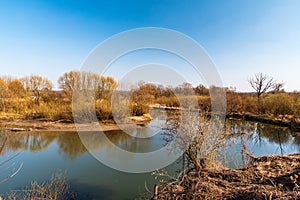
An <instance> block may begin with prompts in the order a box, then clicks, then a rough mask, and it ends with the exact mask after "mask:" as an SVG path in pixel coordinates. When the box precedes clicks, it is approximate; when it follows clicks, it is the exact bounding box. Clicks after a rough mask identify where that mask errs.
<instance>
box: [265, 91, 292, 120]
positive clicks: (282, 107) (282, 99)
mask: <svg viewBox="0 0 300 200" xmlns="http://www.w3.org/2000/svg"><path fill="white" fill-rule="evenodd" d="M262 108H263V111H264V112H265V113H266V114H273V115H275V116H276V115H286V114H294V111H293V97H292V96H291V95H289V94H287V93H277V94H268V95H266V96H265V97H264V98H263V103H262Z"/></svg>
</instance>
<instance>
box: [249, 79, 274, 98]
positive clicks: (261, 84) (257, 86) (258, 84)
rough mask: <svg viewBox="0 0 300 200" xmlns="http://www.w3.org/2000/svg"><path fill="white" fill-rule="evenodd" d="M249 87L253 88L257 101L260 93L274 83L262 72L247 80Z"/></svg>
mask: <svg viewBox="0 0 300 200" xmlns="http://www.w3.org/2000/svg"><path fill="white" fill-rule="evenodd" d="M248 82H249V83H250V85H251V87H252V88H253V89H254V90H255V92H256V95H257V99H258V101H259V100H260V97H261V95H262V94H264V93H266V92H267V91H268V90H269V89H271V88H272V87H273V85H274V80H273V78H271V77H268V76H267V75H265V74H263V73H258V74H255V75H254V77H252V78H250V79H249V80H248Z"/></svg>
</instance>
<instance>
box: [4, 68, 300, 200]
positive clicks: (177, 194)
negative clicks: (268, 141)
mask: <svg viewBox="0 0 300 200" xmlns="http://www.w3.org/2000/svg"><path fill="white" fill-rule="evenodd" d="M248 81H249V83H250V84H251V86H252V87H253V89H254V92H253V93H241V92H236V91H235V89H233V88H221V89H225V91H226V98H227V113H226V114H227V115H228V116H233V117H234V116H241V117H244V116H248V117H249V116H252V117H253V116H254V117H253V118H254V119H255V116H258V117H266V118H267V119H272V120H275V121H276V120H277V121H280V122H286V123H296V124H297V123H299V118H300V93H299V92H296V91H295V92H290V93H287V92H285V91H284V90H283V84H281V83H275V82H274V81H273V79H272V78H268V77H267V76H265V75H263V74H256V75H255V76H254V77H253V78H251V79H249V80H248ZM58 83H59V87H60V88H61V90H60V91H53V90H52V83H51V82H50V81H49V80H48V79H47V78H44V77H41V76H37V75H32V76H29V77H25V78H21V79H14V78H9V77H2V78H1V79H0V112H1V118H3V119H16V118H21V119H25V120H26V119H35V120H44V121H57V120H63V121H70V122H72V121H73V115H72V96H73V92H74V91H75V90H81V91H82V90H92V91H94V94H95V95H94V97H95V103H94V104H95V108H96V115H97V117H98V119H99V120H100V121H102V120H112V119H113V116H112V108H111V107H112V106H111V104H112V102H111V97H112V95H113V91H114V90H115V89H116V88H117V82H116V81H115V80H114V79H113V78H112V77H103V76H99V75H97V74H93V73H89V72H79V71H70V72H68V73H65V74H63V75H62V76H61V77H60V78H59V80H58ZM217 89H220V88H218V87H216V86H211V87H210V88H207V87H205V86H203V85H198V86H196V87H193V86H192V85H191V84H189V83H183V84H182V85H179V86H177V87H163V86H160V85H155V84H149V83H143V82H140V83H139V84H138V86H136V87H133V88H132V89H131V91H130V94H131V96H130V99H129V107H130V114H131V115H134V116H141V115H143V114H147V113H149V106H150V105H154V104H159V105H160V106H161V107H162V108H163V109H170V110H172V109H179V110H180V109H181V108H185V105H186V104H185V103H184V102H189V101H193V100H192V99H194V98H195V96H196V100H197V104H195V105H196V106H195V107H194V108H191V107H188V109H187V111H186V112H183V113H182V115H185V118H183V119H185V121H184V122H181V126H179V125H180V124H178V122H177V121H176V120H173V119H172V118H170V119H169V121H168V127H167V133H166V134H167V135H166V138H167V140H175V141H176V143H175V145H177V146H176V148H180V149H182V150H184V152H185V153H184V155H183V157H182V165H183V168H182V171H181V173H180V174H179V175H178V177H175V178H171V180H168V179H166V181H165V182H162V185H161V186H160V188H159V190H157V192H156V193H155V196H153V197H152V198H153V199H224V198H226V199H240V198H243V199H246V198H249V199H253V198H256V199H266V198H267V199H281V198H290V199H293V198H296V199H297V198H299V195H300V194H299V190H298V189H299V184H300V183H299V179H298V177H299V176H300V174H299V173H300V172H299V168H300V166H299V164H298V163H300V162H299V157H300V156H299V155H298V154H297V155H292V156H287V157H280V156H279V157H265V158H255V157H253V156H251V155H250V154H249V153H248V152H247V149H246V147H245V148H244V149H242V152H243V154H244V155H245V156H246V157H247V158H248V159H249V162H248V166H246V167H245V168H242V169H239V170H232V169H229V168H226V167H225V166H224V165H222V163H221V162H220V160H219V153H220V152H222V151H221V150H222V148H225V147H226V141H227V140H228V139H229V138H230V134H231V133H230V132H229V131H228V130H226V129H225V130H224V129H223V128H222V127H221V125H222V124H221V123H219V121H218V119H217V118H213V120H214V122H215V123H214V126H213V127H212V126H210V125H209V119H208V118H207V115H208V114H207V113H210V111H211V99H210V95H209V94H210V91H212V90H217ZM115 92H117V93H118V97H119V98H120V100H119V101H127V99H126V95H127V94H128V93H129V91H115ZM122 98H123V99H122ZM179 98H180V99H181V101H180V102H179ZM75 109H79V111H80V110H81V109H82V112H89V111H86V110H85V105H82V107H81V106H79V107H76V108H75ZM120 109H121V108H120ZM193 109H198V111H199V112H200V113H206V114H205V115H204V114H203V115H200V116H197V115H195V112H191V110H193ZM121 114H122V113H121ZM288 163H289V164H290V165H288ZM158 175H159V176H164V175H166V174H165V173H159V172H158ZM168 177H170V176H168ZM203 183H205V184H203ZM213 193H214V194H213Z"/></svg>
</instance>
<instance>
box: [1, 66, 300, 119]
mask: <svg viewBox="0 0 300 200" xmlns="http://www.w3.org/2000/svg"><path fill="white" fill-rule="evenodd" d="M248 82H249V83H250V85H251V86H252V87H253V89H254V91H255V92H254V93H238V92H235V90H234V89H232V88H225V90H226V94H227V111H228V112H252V113H259V114H264V113H271V114H275V115H278V114H294V115H299V114H300V106H299V100H298V99H299V98H298V96H299V95H298V94H297V93H294V94H291V93H285V92H284V89H283V84H282V83H276V82H275V81H274V79H273V78H270V77H268V76H266V75H264V74H262V73H259V74H256V75H254V76H253V77H252V78H250V79H249V80H248ZM58 84H59V87H60V88H61V90H60V91H53V90H52V87H53V84H52V83H51V81H50V80H49V79H47V78H45V77H41V76H38V75H31V76H26V77H23V78H20V79H17V78H10V77H2V78H1V77H0V112H2V113H15V114H16V113H17V114H20V115H22V116H26V117H37V118H46V119H50V120H56V119H70V120H71V119H72V106H71V101H72V96H73V92H74V90H76V91H85V90H87V91H93V94H94V95H95V96H94V97H95V107H96V112H97V115H98V117H99V118H101V119H107V118H111V117H112V108H111V107H112V106H111V97H112V92H113V91H114V89H115V88H116V87H117V82H116V81H115V80H114V79H113V78H112V77H104V76H100V75H98V74H95V73H90V72H80V71H70V72H67V73H64V74H63V75H62V76H61V77H60V78H59V80H58ZM218 89H220V88H218V87H210V88H207V87H205V86H204V85H201V84H200V85H198V86H196V87H193V86H192V85H191V84H189V83H183V84H181V85H179V86H177V87H171V86H169V87H164V86H162V85H155V84H150V83H143V82H141V83H139V84H138V86H137V87H136V88H132V90H131V91H118V92H120V93H127V96H128V93H130V100H129V101H130V102H129V105H130V111H131V114H132V115H142V114H144V113H147V112H148V106H149V105H150V104H157V103H158V104H160V105H164V106H168V107H179V106H184V105H183V104H184V102H189V101H192V100H193V99H195V97H196V99H197V101H198V108H200V109H203V110H207V111H210V109H211V99H210V92H212V91H216V90H218ZM178 97H180V102H179V99H178ZM255 99H257V100H255ZM182 103H183V104H182ZM116 106H117V105H116ZM120 109H121V108H120Z"/></svg>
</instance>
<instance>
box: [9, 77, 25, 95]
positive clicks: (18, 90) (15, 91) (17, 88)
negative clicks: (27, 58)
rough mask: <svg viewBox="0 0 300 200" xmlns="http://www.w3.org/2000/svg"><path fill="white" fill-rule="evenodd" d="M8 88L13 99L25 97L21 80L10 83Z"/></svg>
mask: <svg viewBox="0 0 300 200" xmlns="http://www.w3.org/2000/svg"><path fill="white" fill-rule="evenodd" d="M7 88H8V90H9V91H10V93H11V95H12V96H13V97H19V98H22V97H24V96H25V92H26V91H25V89H24V87H23V84H22V82H21V81H20V80H19V79H13V80H11V81H9V82H8V84H7Z"/></svg>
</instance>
